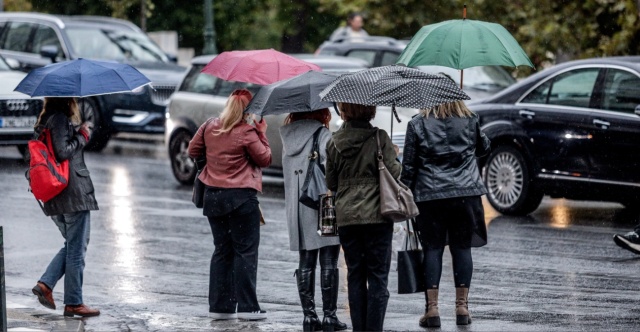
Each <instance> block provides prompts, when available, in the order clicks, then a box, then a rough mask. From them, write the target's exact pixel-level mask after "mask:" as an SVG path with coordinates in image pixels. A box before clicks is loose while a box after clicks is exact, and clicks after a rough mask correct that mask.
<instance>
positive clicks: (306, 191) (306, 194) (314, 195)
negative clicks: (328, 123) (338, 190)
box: [299, 127, 328, 210]
mask: <svg viewBox="0 0 640 332" xmlns="http://www.w3.org/2000/svg"><path fill="white" fill-rule="evenodd" d="M322 128H324V127H320V128H318V130H316V132H315V133H314V134H313V147H312V148H311V153H310V154H309V167H307V174H306V176H305V178H304V183H303V184H302V188H300V199H299V202H300V203H302V205H304V206H307V207H309V208H312V209H314V210H318V209H320V195H324V194H326V193H327V190H328V189H327V183H326V182H325V179H324V166H322V164H321V163H320V150H318V137H319V136H320V131H321V130H322Z"/></svg>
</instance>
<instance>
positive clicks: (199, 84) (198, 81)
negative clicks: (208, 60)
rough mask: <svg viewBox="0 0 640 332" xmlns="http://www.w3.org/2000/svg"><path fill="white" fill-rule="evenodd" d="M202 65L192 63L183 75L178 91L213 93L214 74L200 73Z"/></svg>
mask: <svg viewBox="0 0 640 332" xmlns="http://www.w3.org/2000/svg"><path fill="white" fill-rule="evenodd" d="M203 67H204V65H194V66H193V67H191V70H189V73H188V74H187V76H185V78H184V81H183V82H182V85H181V86H180V89H179V91H187V92H195V93H202V94H210V95H212V94H213V91H214V88H215V85H216V80H217V78H216V77H215V76H212V75H209V74H203V73H201V71H202V68H203Z"/></svg>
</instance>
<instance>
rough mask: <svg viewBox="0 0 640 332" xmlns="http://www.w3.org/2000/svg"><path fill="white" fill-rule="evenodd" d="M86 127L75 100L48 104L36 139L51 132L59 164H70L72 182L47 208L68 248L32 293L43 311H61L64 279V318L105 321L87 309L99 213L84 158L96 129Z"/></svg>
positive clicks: (36, 133) (56, 101) (38, 126)
mask: <svg viewBox="0 0 640 332" xmlns="http://www.w3.org/2000/svg"><path fill="white" fill-rule="evenodd" d="M80 122H81V119H80V112H79V110H78V104H77V102H76V100H75V98H45V100H44V109H43V110H42V112H41V113H40V116H39V118H38V122H37V123H36V126H35V135H40V134H41V133H42V130H43V129H44V128H47V129H49V132H50V133H51V144H52V146H53V152H54V154H55V157H56V160H57V161H58V162H62V161H64V160H68V161H69V181H68V185H67V187H66V188H65V189H64V190H63V191H62V192H61V193H60V194H58V195H57V196H55V197H54V198H52V199H51V200H48V201H46V202H45V203H44V206H43V210H44V213H45V215H47V216H50V217H51V219H53V222H54V223H55V224H56V226H57V227H58V230H59V231H60V233H61V234H62V237H63V238H64V240H65V242H64V246H63V247H62V249H60V251H59V252H58V254H57V255H56V256H55V257H54V258H53V260H51V263H49V266H48V267H47V269H46V271H45V272H44V274H43V275H42V277H40V280H38V282H37V284H36V286H35V287H33V289H32V291H33V294H35V295H36V296H37V297H38V300H39V301H40V303H41V304H42V305H43V306H45V307H47V308H49V309H55V308H56V304H55V302H54V300H53V288H54V287H55V286H56V283H57V282H58V280H60V278H62V276H64V277H65V278H64V304H65V307H64V315H65V316H71V317H73V316H74V315H77V316H82V317H90V316H97V315H100V310H97V309H92V308H90V307H89V306H87V305H85V304H84V300H83V298H82V282H83V276H84V265H85V264H84V258H85V254H86V252H87V246H88V245H89V233H90V230H91V223H90V219H91V218H90V212H89V211H91V210H98V203H97V202H96V198H95V195H94V189H93V183H92V182H91V177H90V176H89V170H88V169H87V165H85V163H84V152H83V148H84V146H85V145H87V143H88V142H89V137H90V136H91V129H92V128H93V124H92V123H90V122H84V123H82V124H80ZM76 126H77V127H78V129H77V130H76V129H75V127H76Z"/></svg>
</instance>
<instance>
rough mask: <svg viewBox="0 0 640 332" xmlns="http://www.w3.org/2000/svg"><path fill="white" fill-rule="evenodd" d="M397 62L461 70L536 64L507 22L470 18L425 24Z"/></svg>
mask: <svg viewBox="0 0 640 332" xmlns="http://www.w3.org/2000/svg"><path fill="white" fill-rule="evenodd" d="M465 12H466V8H465ZM464 17H466V13H465V14H464ZM397 63H398V64H404V65H406V66H408V67H416V66H427V65H439V66H445V67H450V68H455V69H458V70H463V69H465V68H469V67H475V66H493V65H500V66H509V67H517V66H530V67H532V68H535V67H534V66H533V63H531V60H529V57H528V56H527V54H526V53H525V52H524V50H523V49H522V47H520V45H519V44H518V42H517V41H516V40H515V39H514V38H513V36H511V34H510V33H509V31H507V29H505V28H504V27H503V26H501V25H500V24H496V23H489V22H483V21H474V20H467V19H466V18H464V19H462V20H450V21H444V22H440V23H435V24H429V25H425V26H424V27H422V29H420V31H418V33H416V34H415V36H413V38H412V39H411V41H410V42H409V44H408V45H407V47H406V48H405V49H404V51H403V52H402V54H400V57H399V58H398V61H397ZM461 75H462V72H461ZM461 77H462V76H461ZM460 86H461V87H462V79H461V80H460Z"/></svg>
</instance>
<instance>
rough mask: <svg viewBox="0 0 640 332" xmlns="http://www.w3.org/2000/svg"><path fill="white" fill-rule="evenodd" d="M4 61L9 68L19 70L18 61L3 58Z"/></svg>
mask: <svg viewBox="0 0 640 332" xmlns="http://www.w3.org/2000/svg"><path fill="white" fill-rule="evenodd" d="M4 61H5V62H6V63H7V65H9V68H11V69H13V70H20V61H18V60H16V59H13V58H5V59H4Z"/></svg>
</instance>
